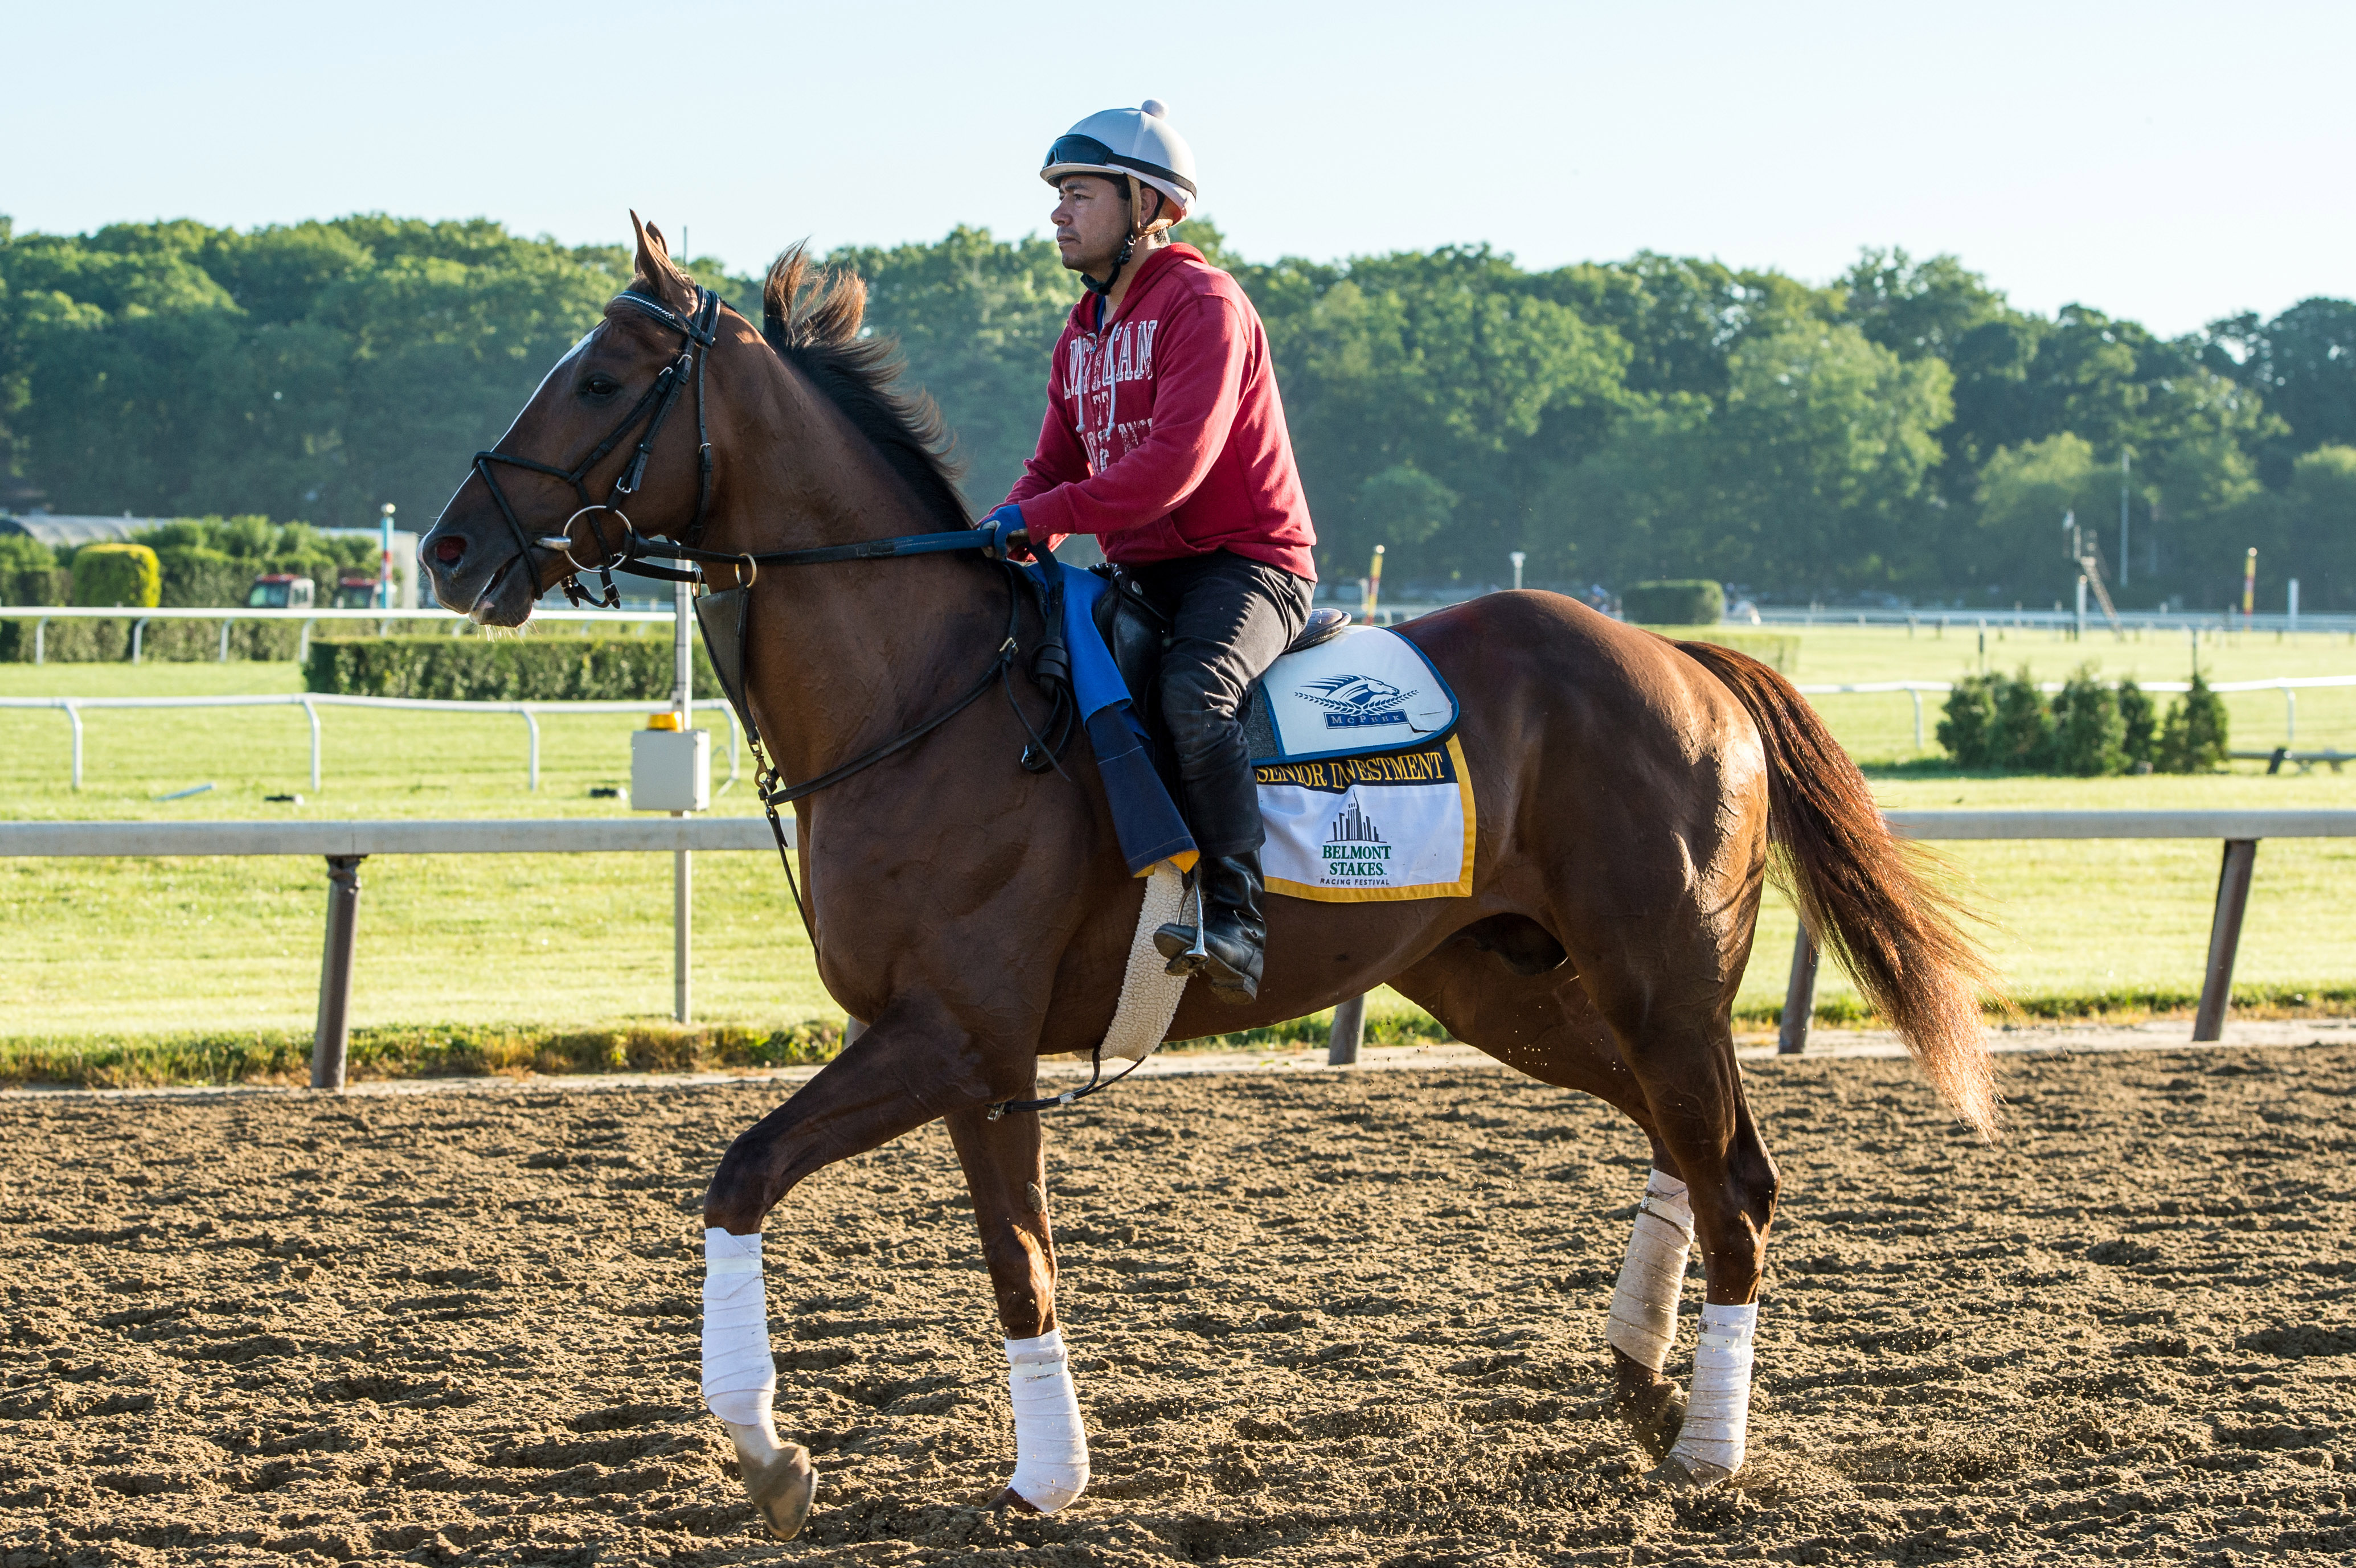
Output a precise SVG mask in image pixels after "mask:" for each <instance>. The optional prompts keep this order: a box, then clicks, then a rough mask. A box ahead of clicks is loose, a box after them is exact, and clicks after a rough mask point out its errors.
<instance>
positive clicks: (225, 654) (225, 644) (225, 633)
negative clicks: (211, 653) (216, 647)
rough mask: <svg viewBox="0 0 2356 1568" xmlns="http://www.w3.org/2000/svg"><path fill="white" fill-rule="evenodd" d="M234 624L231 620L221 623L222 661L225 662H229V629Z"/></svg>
mask: <svg viewBox="0 0 2356 1568" xmlns="http://www.w3.org/2000/svg"><path fill="white" fill-rule="evenodd" d="M233 624H235V623H233V622H230V621H223V622H222V623H221V645H220V662H221V663H223V664H227V663H229V629H230V626H231V625H233Z"/></svg>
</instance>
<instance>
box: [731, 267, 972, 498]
mask: <svg viewBox="0 0 2356 1568" xmlns="http://www.w3.org/2000/svg"><path fill="white" fill-rule="evenodd" d="M866 314H867V284H866V283H864V282H863V281H862V279H861V278H860V276H859V275H858V274H857V273H856V272H834V271H830V270H828V269H825V268H819V269H817V270H816V272H815V275H813V269H812V267H811V264H810V259H809V253H808V251H807V249H806V248H805V247H804V246H800V245H796V246H794V247H792V248H791V249H789V250H787V251H785V252H784V253H783V254H781V255H780V256H778V258H777V259H776V261H774V262H772V263H770V266H769V275H768V278H767V280H766V282H765V283H763V284H762V287H761V335H762V336H764V337H766V338H767V339H768V340H769V347H772V348H774V349H776V351H777V356H778V357H780V358H782V359H783V360H785V361H786V363H787V364H789V365H791V366H793V367H794V368H796V369H798V370H799V371H800V372H801V373H802V374H803V375H805V376H808V377H809V379H810V380H811V381H812V382H813V383H815V384H816V385H817V387H818V389H819V391H821V392H824V393H825V394H826V396H827V397H828V399H829V400H831V401H832V402H833V404H834V406H835V407H836V408H839V409H841V411H843V414H844V415H845V417H847V418H848V419H849V420H850V421H851V424H852V425H853V426H854V427H856V428H857V429H858V431H859V432H860V433H861V434H862V435H864V436H865V437H866V438H867V439H868V440H869V441H871V442H873V443H874V445H875V450H876V452H877V453H879V454H881V455H882V457H883V461H884V462H886V463H888V464H891V465H892V469H893V471H894V473H896V474H898V475H900V477H901V478H902V479H905V481H907V484H908V487H909V488H910V489H911V490H913V491H915V492H916V498H917V500H918V501H919V502H920V503H922V504H923V505H924V506H925V507H926V508H928V509H929V510H930V511H932V512H933V513H935V514H936V515H937V517H938V519H939V521H940V524H941V526H942V527H943V528H963V527H964V526H965V525H966V523H967V521H968V519H967V517H966V504H965V497H964V496H963V495H961V494H960V493H959V492H958V485H957V480H958V465H957V464H956V463H955V462H954V461H953V460H952V459H951V457H950V453H949V448H950V440H949V436H948V431H947V430H946V429H945V428H944V427H943V425H942V423H941V411H940V409H939V407H938V406H937V404H935V403H934V401H933V400H932V399H931V398H930V397H929V396H927V395H926V393H924V392H922V391H910V392H902V391H900V390H898V389H895V388H894V382H895V381H896V380H898V379H899V376H900V372H901V370H902V369H903V368H904V362H903V361H902V360H901V358H900V356H899V355H898V353H896V352H895V345H894V343H893V341H892V339H890V338H888V337H873V336H862V335H861V332H860V325H861V323H862V320H863V319H864V318H865V316H866Z"/></svg>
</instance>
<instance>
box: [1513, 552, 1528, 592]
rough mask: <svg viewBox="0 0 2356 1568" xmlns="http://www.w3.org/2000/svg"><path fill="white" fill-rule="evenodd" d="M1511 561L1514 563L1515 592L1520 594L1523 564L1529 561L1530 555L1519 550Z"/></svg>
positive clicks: (1514, 553)
mask: <svg viewBox="0 0 2356 1568" xmlns="http://www.w3.org/2000/svg"><path fill="white" fill-rule="evenodd" d="M1509 559H1510V560H1512V561H1513V563H1514V591H1515V592H1516V593H1518V592H1521V587H1522V562H1523V561H1524V560H1527V559H1528V555H1527V552H1526V551H1523V550H1518V549H1517V550H1515V551H1514V552H1513V554H1512V556H1511V557H1510V558H1509Z"/></svg>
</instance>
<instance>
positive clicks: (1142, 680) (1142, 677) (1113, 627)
mask: <svg viewBox="0 0 2356 1568" xmlns="http://www.w3.org/2000/svg"><path fill="white" fill-rule="evenodd" d="M1090 570H1091V571H1096V572H1097V573H1098V574H1099V575H1101V576H1103V577H1105V578H1107V579H1108V580H1109V581H1110V582H1111V583H1112V592H1109V593H1107V594H1106V595H1104V596H1103V597H1102V598H1100V599H1098V601H1097V604H1096V621H1097V630H1098V632H1099V633H1101V634H1102V635H1103V636H1104V640H1105V646H1106V647H1107V648H1108V649H1110V650H1111V652H1112V662H1113V665H1114V667H1116V668H1118V669H1119V671H1120V678H1121V684H1123V685H1124V686H1126V687H1128V688H1129V695H1130V704H1131V706H1132V707H1134V708H1135V709H1136V711H1137V716H1138V718H1139V720H1141V722H1143V724H1144V725H1145V732H1146V733H1147V734H1148V735H1150V736H1151V737H1152V739H1153V752H1154V759H1155V762H1156V763H1157V764H1158V765H1159V766H1160V768H1161V770H1162V773H1163V775H1164V779H1165V782H1167V783H1168V784H1170V785H1171V786H1172V792H1173V795H1175V794H1176V785H1177V776H1176V773H1175V772H1174V771H1173V770H1174V767H1175V763H1174V759H1173V753H1172V750H1171V746H1170V737H1169V731H1168V730H1167V729H1166V728H1165V727H1164V725H1163V724H1162V690H1161V688H1162V679H1161V677H1162V653H1163V652H1164V651H1165V650H1166V649H1167V648H1168V647H1169V646H1170V636H1171V632H1172V623H1171V619H1170V616H1169V614H1168V613H1167V612H1165V611H1164V610H1163V609H1162V607H1161V606H1160V605H1158V604H1156V603H1153V602H1152V601H1151V599H1150V598H1148V597H1147V596H1146V592H1145V589H1144V587H1143V586H1142V585H1141V583H1139V582H1138V581H1137V579H1135V578H1133V577H1131V576H1130V575H1129V573H1127V572H1125V571H1121V570H1120V569H1119V567H1092V568H1090ZM1349 625H1350V617H1349V614H1348V613H1346V612H1344V611H1341V610H1336V609H1333V608H1332V607H1331V606H1330V605H1329V606H1327V607H1326V608H1324V609H1322V610H1312V611H1310V612H1309V621H1308V624H1305V625H1303V626H1302V627H1301V633H1300V635H1298V636H1296V637H1294V638H1293V639H1292V641H1291V642H1290V644H1288V645H1286V647H1285V650H1284V651H1285V652H1286V653H1288V654H1297V653H1299V652H1301V650H1302V649H1303V648H1313V647H1316V646H1317V645H1319V644H1321V643H1330V642H1332V641H1333V639H1334V638H1335V637H1338V636H1340V635H1342V634H1343V633H1344V631H1346V630H1348V629H1349ZM1252 684H1253V688H1254V689H1255V690H1257V689H1258V684H1259V683H1258V681H1255V682H1253V683H1252ZM1261 707H1262V705H1261V704H1260V703H1258V702H1256V701H1251V700H1247V701H1246V704H1245V713H1246V714H1247V715H1256V714H1257V713H1258V711H1259V710H1260V709H1261Z"/></svg>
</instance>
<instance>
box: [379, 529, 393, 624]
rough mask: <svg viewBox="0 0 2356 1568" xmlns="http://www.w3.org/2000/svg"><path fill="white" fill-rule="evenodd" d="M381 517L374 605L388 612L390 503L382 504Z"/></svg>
mask: <svg viewBox="0 0 2356 1568" xmlns="http://www.w3.org/2000/svg"><path fill="white" fill-rule="evenodd" d="M383 517H384V524H383V527H382V529H381V531H380V541H381V542H380V544H379V545H378V548H377V560H376V571H377V585H376V604H377V608H378V609H380V610H390V609H391V608H392V503H391V502H390V501H387V502H386V503H385V504H384V507H383ZM378 635H380V636H382V635H384V634H383V633H381V632H380V633H379V634H378Z"/></svg>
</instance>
